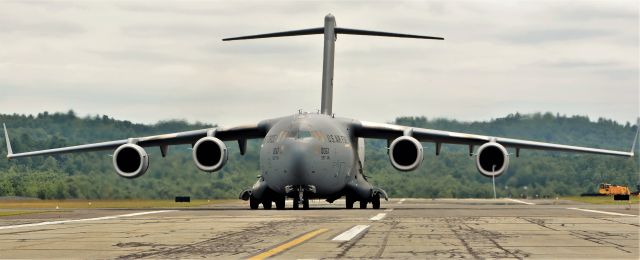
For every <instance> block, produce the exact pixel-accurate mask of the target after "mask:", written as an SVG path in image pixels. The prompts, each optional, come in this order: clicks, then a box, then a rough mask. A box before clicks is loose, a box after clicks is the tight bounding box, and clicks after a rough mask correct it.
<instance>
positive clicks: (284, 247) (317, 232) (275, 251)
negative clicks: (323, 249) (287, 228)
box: [249, 228, 329, 260]
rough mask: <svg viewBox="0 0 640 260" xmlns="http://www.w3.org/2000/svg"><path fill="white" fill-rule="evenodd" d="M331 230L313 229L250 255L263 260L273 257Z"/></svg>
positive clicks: (252, 259) (251, 258)
mask: <svg viewBox="0 0 640 260" xmlns="http://www.w3.org/2000/svg"><path fill="white" fill-rule="evenodd" d="M327 231H329V229H326V228H321V229H316V230H314V231H311V232H309V233H306V234H304V235H301V236H299V237H296V238H294V239H293V240H291V241H289V242H286V243H284V244H282V245H279V246H277V247H274V248H272V249H269V250H267V252H264V253H262V254H259V255H256V256H252V257H249V259H250V260H261V259H265V258H268V257H272V256H274V255H277V254H280V253H282V252H284V251H286V250H288V249H290V248H292V247H294V246H297V245H299V244H301V243H303V242H304V241H307V240H309V239H312V238H314V237H316V236H317V235H320V234H322V233H324V232H327Z"/></svg>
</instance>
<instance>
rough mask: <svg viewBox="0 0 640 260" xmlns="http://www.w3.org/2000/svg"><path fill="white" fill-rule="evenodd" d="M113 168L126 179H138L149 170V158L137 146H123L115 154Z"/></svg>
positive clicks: (142, 149)
mask: <svg viewBox="0 0 640 260" xmlns="http://www.w3.org/2000/svg"><path fill="white" fill-rule="evenodd" d="M113 167H114V168H115V169H116V172H117V173H118V175H120V176H121V177H124V178H129V179H133V178H138V177H140V176H142V175H143V174H144V173H145V172H146V171H147V169H149V156H148V155H147V152H146V151H145V150H144V148H142V147H140V146H139V145H136V144H123V145H121V146H120V147H118V148H117V149H116V151H115V152H114V153H113Z"/></svg>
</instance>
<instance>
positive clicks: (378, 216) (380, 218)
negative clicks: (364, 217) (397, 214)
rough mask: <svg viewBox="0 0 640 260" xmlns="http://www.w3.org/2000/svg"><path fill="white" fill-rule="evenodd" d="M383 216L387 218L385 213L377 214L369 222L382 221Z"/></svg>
mask: <svg viewBox="0 0 640 260" xmlns="http://www.w3.org/2000/svg"><path fill="white" fill-rule="evenodd" d="M385 216H387V213H379V214H378V215H375V216H373V217H371V218H370V219H369V220H374V221H376V220H382V219H383V218H384V217H385Z"/></svg>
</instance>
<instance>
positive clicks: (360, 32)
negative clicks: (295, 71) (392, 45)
mask: <svg viewBox="0 0 640 260" xmlns="http://www.w3.org/2000/svg"><path fill="white" fill-rule="evenodd" d="M334 30H335V33H336V34H352V35H367V36H383V37H398V38H414V39H428V40H444V38H442V37H433V36H423V35H415V34H403V33H390V32H379V31H367V30H360V29H349V28H341V27H335V29H334ZM311 34H324V27H318V28H311V29H303V30H295V31H284V32H275V33H265V34H256V35H249V36H241V37H233V38H225V39H222V40H223V41H236V40H250V39H260V38H275V37H287V36H300V35H311Z"/></svg>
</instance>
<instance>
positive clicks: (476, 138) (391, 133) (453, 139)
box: [355, 121, 638, 157]
mask: <svg viewBox="0 0 640 260" xmlns="http://www.w3.org/2000/svg"><path fill="white" fill-rule="evenodd" d="M355 131H356V135H357V136H358V137H363V138H376V139H387V140H392V139H394V138H397V137H400V136H412V137H414V138H416V139H417V140H418V141H421V142H432V143H436V144H442V143H449V144H462V145H469V146H470V151H469V153H470V154H471V153H472V147H473V146H475V145H482V144H484V143H487V142H492V141H493V142H496V143H499V144H501V145H503V146H504V147H509V148H515V149H516V154H517V155H519V150H520V149H535V150H550V151H563V152H578V153H592V154H605V155H615V156H625V157H632V156H633V155H634V154H633V151H634V148H635V144H636V142H637V138H638V133H636V136H635V138H634V141H633V145H632V148H631V151H630V152H622V151H614V150H605V149H597V148H590V147H581V146H571V145H561V144H553V143H544V142H536V141H528V140H520V139H511V138H503V137H493V136H484V135H475V134H466V133H458V132H449V131H440V130H432V129H426V128H416V127H408V126H401V125H393V124H381V123H372V122H364V121H362V122H360V125H357V126H356V127H355ZM438 152H439V151H438Z"/></svg>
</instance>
